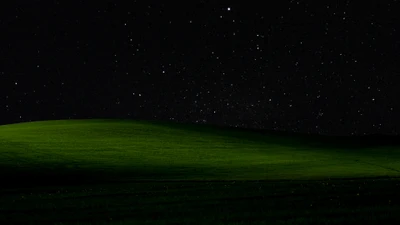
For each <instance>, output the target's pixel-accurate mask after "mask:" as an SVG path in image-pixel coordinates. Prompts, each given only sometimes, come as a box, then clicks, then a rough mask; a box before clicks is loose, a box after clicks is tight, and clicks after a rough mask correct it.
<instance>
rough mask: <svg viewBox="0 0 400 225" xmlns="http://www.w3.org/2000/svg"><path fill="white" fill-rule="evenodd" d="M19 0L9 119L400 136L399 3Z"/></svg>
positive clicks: (5, 85) (5, 33)
mask: <svg viewBox="0 0 400 225" xmlns="http://www.w3.org/2000/svg"><path fill="white" fill-rule="evenodd" d="M16 2H17V3H12V4H13V5H7V6H2V7H0V8H1V9H0V13H1V14H0V41H1V42H0V124H6V123H15V122H23V121H35V120H49V119H68V118H70V119H75V118H76V119H78V118H79V119H81V118H130V119H151V120H153V119H156V120H171V121H179V122H188V123H202V124H204V123H206V124H218V125H226V126H236V127H245V128H263V129H269V130H285V131H291V132H293V131H294V132H302V133H320V134H329V135H360V134H371V133H382V134H398V133H399V131H398V129H397V128H398V127H399V126H400V115H399V112H400V102H399V100H400V86H399V84H400V79H399V75H400V74H399V73H400V68H399V63H400V20H399V18H400V16H398V14H399V5H400V1H395V0H392V1H363V2H362V3H363V4H362V5H359V4H360V3H361V2H356V1H334V2H331V1H293V0H292V1H262V4H263V5H261V4H259V5H257V4H254V3H252V2H250V1H241V2H242V3H241V4H232V3H229V1H226V2H224V1H211V0H210V1H180V2H179V4H178V3H177V2H174V3H168V2H169V1H111V0H110V1H38V0H36V1H16ZM18 2H19V3H18ZM230 2H232V1H230ZM260 3H261V2H260ZM333 3H335V4H333ZM339 3H340V4H339Z"/></svg>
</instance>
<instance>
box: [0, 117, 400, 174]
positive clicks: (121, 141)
mask: <svg viewBox="0 0 400 225" xmlns="http://www.w3.org/2000/svg"><path fill="white" fill-rule="evenodd" d="M318 143H319V144H318ZM322 143H323V142H322ZM329 143H331V142H327V144H325V146H323V145H322V144H321V142H317V141H316V140H315V139H309V140H308V139H306V138H303V139H302V138H298V137H288V136H284V135H274V134H267V135H266V134H263V133H256V132H251V131H250V132H248V131H246V130H241V129H228V128H218V127H215V126H209V125H185V124H178V123H169V122H154V121H129V120H56V121H43V122H29V123H20V124H11V125H3V126H0V146H1V147H0V166H1V168H2V170H1V172H0V176H3V177H4V176H8V175H12V176H15V174H16V173H19V176H26V177H27V178H32V177H37V178H44V177H46V176H48V177H51V179H52V181H53V182H55V181H62V180H68V178H74V180H77V179H78V178H80V179H82V180H86V181H87V180H88V179H89V180H96V179H103V180H109V179H117V180H118V179H120V180H137V179H145V180H155V179H156V180H159V179H162V180H167V179H174V180H238V179H239V180H242V179H245V180H265V179H315V178H317V179H320V178H335V177H336V178H338V177H366V176H369V177H377V176H398V175H400V171H399V170H400V151H398V150H397V148H394V147H392V148H390V147H377V146H374V147H370V148H368V147H364V148H351V147H346V146H345V145H342V146H336V147H335V146H334V147H332V145H330V144H329ZM332 144H333V143H332ZM40 182H43V180H41V181H40ZM68 182H69V181H68Z"/></svg>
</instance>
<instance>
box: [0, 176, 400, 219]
mask: <svg viewBox="0 0 400 225" xmlns="http://www.w3.org/2000/svg"><path fill="white" fill-rule="evenodd" d="M0 224H400V179H379V178H376V179H354V180H326V181H236V182H233V181H229V182H228V181H209V182H207V181H175V182H167V181H138V182H132V183H130V182H129V183H127V182H125V183H121V182H120V183H114V184H86V185H74V186H62V187H61V186H59V187H35V188H32V187H30V188H26V189H23V188H20V189H18V188H11V187H4V186H3V187H2V188H1V189H0Z"/></svg>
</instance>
